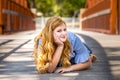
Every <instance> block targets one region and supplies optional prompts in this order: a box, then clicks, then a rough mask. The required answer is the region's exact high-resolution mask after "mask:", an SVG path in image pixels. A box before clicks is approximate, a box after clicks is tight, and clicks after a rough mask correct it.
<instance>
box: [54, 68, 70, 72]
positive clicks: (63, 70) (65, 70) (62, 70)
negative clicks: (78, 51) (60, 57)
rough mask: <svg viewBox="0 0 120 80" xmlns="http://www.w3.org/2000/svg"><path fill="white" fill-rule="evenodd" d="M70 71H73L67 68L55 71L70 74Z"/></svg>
mask: <svg viewBox="0 0 120 80" xmlns="http://www.w3.org/2000/svg"><path fill="white" fill-rule="evenodd" d="M70 71H71V68H70V67H67V68H64V67H60V68H58V69H57V70H56V71H55V73H65V72H70Z"/></svg>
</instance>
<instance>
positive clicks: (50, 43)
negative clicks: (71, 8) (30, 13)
mask: <svg viewBox="0 0 120 80" xmlns="http://www.w3.org/2000/svg"><path fill="white" fill-rule="evenodd" d="M61 24H65V22H64V21H63V20H62V19H61V18H60V17H51V18H49V19H48V20H47V22H46V25H45V27H44V28H43V30H42V31H41V33H40V34H39V35H38V36H36V38H35V44H34V60H35V63H36V69H37V71H38V72H39V73H46V72H47V70H46V69H47V68H48V66H49V63H50V62H51V61H52V58H53V55H54V52H55V49H56V47H57V46H56V44H55V43H54V38H53V31H54V29H55V28H56V27H58V26H59V25H61ZM65 25H66V24H65ZM39 40H41V43H40V44H39V43H38V42H39ZM70 51H71V45H70V42H69V41H68V39H67V40H66V41H65V42H64V49H63V51H62V55H61V58H60V63H61V64H62V67H68V66H70V65H71V63H70V61H69V55H70Z"/></svg>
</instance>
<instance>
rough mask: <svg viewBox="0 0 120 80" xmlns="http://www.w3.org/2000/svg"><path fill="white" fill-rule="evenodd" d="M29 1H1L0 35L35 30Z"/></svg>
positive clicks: (33, 16)
mask: <svg viewBox="0 0 120 80" xmlns="http://www.w3.org/2000/svg"><path fill="white" fill-rule="evenodd" d="M34 18H35V15H34V14H33V13H32V12H31V11H30V8H29V4H28V1H27V0H0V34H6V33H7V34H9V33H13V32H18V31H25V30H33V29H35V21H34Z"/></svg>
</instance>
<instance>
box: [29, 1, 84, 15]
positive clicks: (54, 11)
mask: <svg viewBox="0 0 120 80" xmlns="http://www.w3.org/2000/svg"><path fill="white" fill-rule="evenodd" d="M29 1H30V2H31V3H32V1H31V0H29ZM34 1H35V5H36V8H37V11H38V12H42V13H43V15H44V16H47V17H48V16H55V15H58V16H62V17H72V16H73V15H74V12H75V11H79V10H80V8H83V7H84V5H85V2H86V0H34Z"/></svg>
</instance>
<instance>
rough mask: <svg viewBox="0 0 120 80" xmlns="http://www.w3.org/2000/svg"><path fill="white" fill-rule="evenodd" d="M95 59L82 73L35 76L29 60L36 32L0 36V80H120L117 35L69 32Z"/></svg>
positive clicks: (119, 53) (119, 47)
mask: <svg viewBox="0 0 120 80" xmlns="http://www.w3.org/2000/svg"><path fill="white" fill-rule="evenodd" d="M70 30H71V31H72V32H74V33H76V34H78V35H79V36H80V38H81V39H82V40H84V41H85V42H86V43H87V44H88V45H89V46H90V47H91V48H92V50H93V53H94V54H95V55H96V56H97V58H98V59H97V61H96V63H93V65H92V67H91V68H90V69H88V70H85V71H75V72H69V73H63V74H54V73H51V74H38V73H37V71H36V70H35V65H34V61H33V57H32V52H33V39H34V37H35V36H36V35H37V34H38V31H39V30H37V31H26V32H19V33H15V34H12V35H0V80H120V36H118V35H107V34H102V33H96V32H89V31H80V30H79V29H70Z"/></svg>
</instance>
